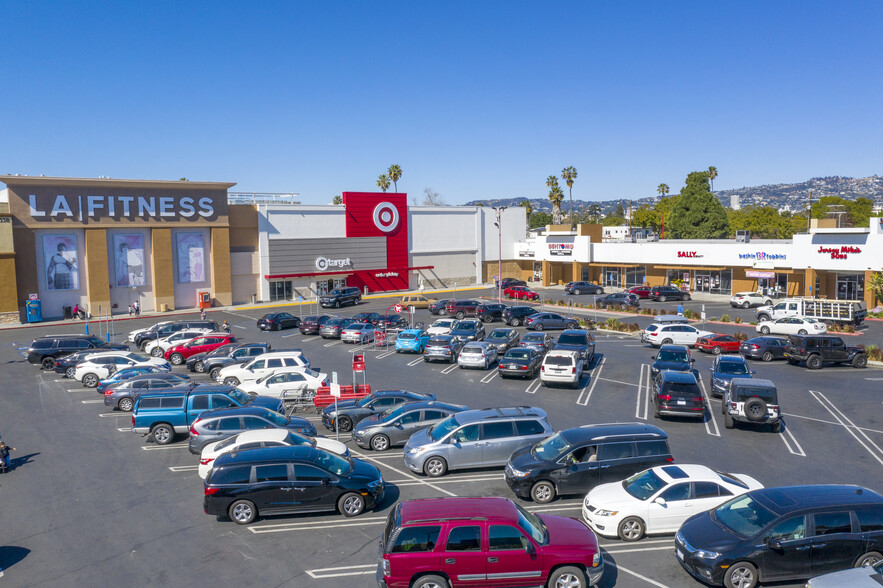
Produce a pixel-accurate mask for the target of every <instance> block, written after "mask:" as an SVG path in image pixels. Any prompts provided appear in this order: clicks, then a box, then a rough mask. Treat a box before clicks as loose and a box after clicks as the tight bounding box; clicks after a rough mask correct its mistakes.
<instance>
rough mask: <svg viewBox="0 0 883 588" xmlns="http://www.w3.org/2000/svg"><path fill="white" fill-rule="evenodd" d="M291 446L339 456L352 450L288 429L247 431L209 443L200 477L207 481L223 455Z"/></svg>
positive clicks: (201, 456)
mask: <svg viewBox="0 0 883 588" xmlns="http://www.w3.org/2000/svg"><path fill="white" fill-rule="evenodd" d="M291 445H312V446H313V447H316V448H318V449H324V450H325V451H330V452H332V453H337V454H339V455H347V456H348V455H349V454H350V450H349V449H348V448H347V446H346V445H344V444H343V443H341V442H340V441H335V440H334V439H327V438H325V437H315V438H313V437H305V436H304V435H300V434H298V433H295V432H294V431H289V430H288V429H258V430H255V431H245V432H243V433H239V434H238V435H233V436H232V437H227V438H226V439H222V440H221V441H215V442H214V443H209V444H208V445H206V446H205V447H203V448H202V455H200V456H199V477H200V478H202V479H203V480H205V478H206V476H208V473H209V472H210V471H211V470H212V464H213V463H214V461H215V459H217V458H218V456H220V455H221V454H224V453H230V452H233V451H246V450H248V449H260V448H261V447H285V446H291Z"/></svg>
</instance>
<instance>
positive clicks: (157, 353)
mask: <svg viewBox="0 0 883 588" xmlns="http://www.w3.org/2000/svg"><path fill="white" fill-rule="evenodd" d="M211 332H212V330H211V329H187V330H186V331H178V332H177V333H174V334H172V335H169V336H168V337H163V338H162V339H156V340H153V341H148V342H147V345H145V346H144V353H146V354H147V355H150V356H151V357H162V356H164V355H165V353H166V351H168V350H169V349H170V348H171V347H174V346H175V345H183V344H184V343H187V341H190V340H191V339H195V338H197V337H199V336H200V335H204V334H206V333H211Z"/></svg>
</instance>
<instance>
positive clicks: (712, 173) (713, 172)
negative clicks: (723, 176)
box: [708, 165, 717, 196]
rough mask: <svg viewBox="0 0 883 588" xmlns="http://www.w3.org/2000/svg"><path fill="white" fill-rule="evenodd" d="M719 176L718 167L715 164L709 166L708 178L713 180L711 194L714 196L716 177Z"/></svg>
mask: <svg viewBox="0 0 883 588" xmlns="http://www.w3.org/2000/svg"><path fill="white" fill-rule="evenodd" d="M716 177H717V168H716V167H714V166H713V165H712V166H710V167H709V168H708V180H709V181H710V182H711V195H712V196H714V178H716Z"/></svg>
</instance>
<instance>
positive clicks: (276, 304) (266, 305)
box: [0, 284, 493, 330]
mask: <svg viewBox="0 0 883 588" xmlns="http://www.w3.org/2000/svg"><path fill="white" fill-rule="evenodd" d="M487 288H493V284H475V285H472V286H468V287H458V288H443V289H440V290H424V291H423V292H421V291H419V290H399V291H395V292H383V293H382V294H369V295H368V296H363V297H362V300H382V299H384V298H401V297H402V296H405V295H407V294H422V295H424V296H427V297H428V296H431V295H433V294H447V293H455V292H469V291H473V290H485V289H487ZM316 303H317V302H316V299H315V298H313V299H310V300H302V301H301V300H291V301H285V302H281V301H278V300H275V301H273V302H259V303H257V304H251V303H248V304H239V305H236V304H234V305H231V306H214V307H212V308H210V309H206V314H211V313H213V312H235V311H242V310H264V309H273V308H287V307H292V306H313V305H315V304H316ZM200 312H201V311H200V310H199V309H198V308H184V309H181V310H169V311H167V312H160V311H145V312H142V313H141V315H140V316H129V315H128V314H126V313H121V314H115V315H112V316H111V318H112V320H113V322H114V323H116V322H118V321H130V320H136V319H144V318H155V319H156V320H157V321H161V320H174V319H173V318H171V317H178V316H182V315H187V314H192V315H199V313H200ZM268 312H269V310H268ZM99 322H101V323H106V322H108V320H107V319H105V318H102V319H100V321H99V319H98V318H95V317H92V318H90V319H89V320H85V321H81V320H72V319H49V320H44V321H41V322H39V323H19V324H8V325H0V330H10V329H31V328H38V327H46V326H51V327H57V326H67V325H86V324H89V325H94V324H98V323H99Z"/></svg>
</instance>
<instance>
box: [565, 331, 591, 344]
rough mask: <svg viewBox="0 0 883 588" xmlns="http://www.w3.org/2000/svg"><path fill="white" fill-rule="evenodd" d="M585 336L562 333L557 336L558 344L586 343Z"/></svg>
mask: <svg viewBox="0 0 883 588" xmlns="http://www.w3.org/2000/svg"><path fill="white" fill-rule="evenodd" d="M586 339H587V337H586V336H585V335H577V334H575V333H573V334H569V335H568V334H566V333H565V334H564V335H561V336H560V337H558V344H559V345H588V343H589V342H588V341H587V340H586Z"/></svg>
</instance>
